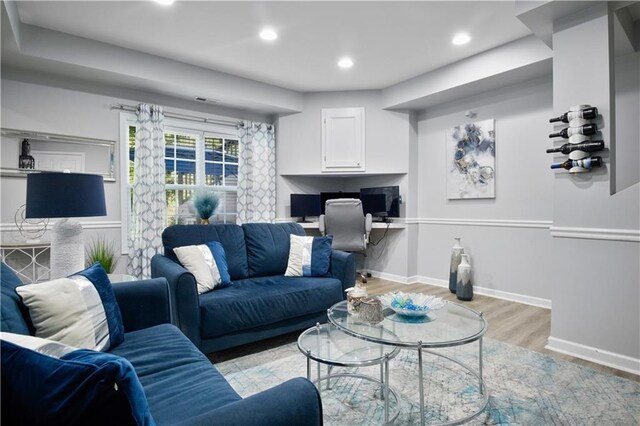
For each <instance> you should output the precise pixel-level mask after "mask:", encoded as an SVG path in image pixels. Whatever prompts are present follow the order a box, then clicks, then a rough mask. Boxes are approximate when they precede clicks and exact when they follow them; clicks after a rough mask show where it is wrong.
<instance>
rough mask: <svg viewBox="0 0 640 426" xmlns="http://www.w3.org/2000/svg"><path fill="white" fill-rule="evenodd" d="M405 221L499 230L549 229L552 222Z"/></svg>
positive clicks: (509, 220)
mask: <svg viewBox="0 0 640 426" xmlns="http://www.w3.org/2000/svg"><path fill="white" fill-rule="evenodd" d="M406 220H407V221H411V222H413V223H418V224H421V225H422V224H425V225H458V226H460V225H461V226H493V227H501V228H540V229H549V228H550V227H551V226H552V224H553V222H552V221H550V220H517V219H516V220H514V219H467V218H440V217H420V218H407V219H406Z"/></svg>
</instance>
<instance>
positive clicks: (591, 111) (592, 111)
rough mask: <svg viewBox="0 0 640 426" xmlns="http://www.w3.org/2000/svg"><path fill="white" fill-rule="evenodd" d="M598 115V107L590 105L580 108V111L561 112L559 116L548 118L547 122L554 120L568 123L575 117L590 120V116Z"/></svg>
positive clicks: (553, 121)
mask: <svg viewBox="0 0 640 426" xmlns="http://www.w3.org/2000/svg"><path fill="white" fill-rule="evenodd" d="M597 116H598V108H596V107H591V108H585V109H581V110H580V111H568V112H565V113H564V114H562V115H561V116H560V117H555V118H550V119H549V123H555V122H556V121H562V122H563V123H568V122H570V121H571V120H573V119H575V118H584V119H585V120H590V119H592V118H596V117H597Z"/></svg>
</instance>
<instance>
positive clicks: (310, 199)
mask: <svg viewBox="0 0 640 426" xmlns="http://www.w3.org/2000/svg"><path fill="white" fill-rule="evenodd" d="M320 213H321V209H320V194H291V217H301V218H302V221H303V222H304V221H305V220H306V217H307V216H320Z"/></svg>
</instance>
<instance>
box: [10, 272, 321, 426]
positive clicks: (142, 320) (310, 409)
mask: <svg viewBox="0 0 640 426" xmlns="http://www.w3.org/2000/svg"><path fill="white" fill-rule="evenodd" d="M0 270H1V271H0V272H1V277H0V283H1V290H2V298H1V300H2V302H1V303H2V309H1V311H0V312H1V316H2V318H1V329H2V331H4V332H10V333H18V334H30V331H31V330H30V326H29V325H28V324H30V322H29V320H28V313H27V310H26V308H25V306H24V305H23V304H22V301H21V299H20V298H19V296H18V295H17V293H16V291H15V288H16V287H17V286H19V285H22V283H21V282H20V280H19V279H18V277H17V276H16V275H15V274H14V273H13V271H12V270H11V269H9V268H8V267H7V266H6V265H4V264H1V265H0ZM113 290H114V292H115V295H116V299H117V302H118V305H119V308H120V311H121V313H122V318H123V322H124V327H125V339H124V342H123V343H121V344H120V345H118V346H117V347H116V348H114V349H113V350H111V351H110V353H112V354H114V355H119V356H122V357H124V358H126V359H127V360H129V362H131V364H132V365H133V367H134V369H135V372H136V375H137V376H138V379H139V380H140V382H141V384H142V387H143V389H144V392H145V395H146V397H147V400H148V403H149V408H150V412H151V415H152V417H153V419H154V420H155V422H156V423H157V424H159V425H174V424H180V425H274V426H275V425H283V424H286V425H320V424H322V404H321V401H320V397H319V395H318V392H317V390H316V388H315V387H314V386H313V384H311V382H309V381H308V380H306V379H303V378H297V379H292V380H289V381H287V382H285V383H283V384H281V385H279V386H276V387H274V388H271V389H269V390H266V391H264V392H261V393H258V394H255V395H253V396H250V397H248V398H245V399H242V398H241V397H240V396H239V395H238V394H237V393H236V392H235V391H234V390H233V389H232V388H231V386H230V385H229V384H228V383H227V381H226V380H225V379H224V377H222V375H221V374H220V373H219V372H218V370H216V368H215V367H214V366H213V365H211V362H210V361H209V360H208V359H207V358H206V357H205V356H204V355H203V354H202V353H201V352H200V351H199V350H198V349H197V348H196V347H195V346H194V345H193V344H192V343H191V342H190V341H189V340H188V339H187V338H186V337H185V336H184V335H183V333H182V332H180V330H179V329H177V328H176V327H175V326H173V325H171V324H170V305H169V288H168V285H167V283H166V281H165V280H164V279H163V278H160V279H152V280H145V281H137V282H127V283H116V284H114V285H113ZM11 368H12V365H11V362H5V359H4V358H3V363H2V373H3V376H4V373H5V372H6V371H8V370H7V369H11ZM12 386H15V383H9V381H7V380H3V381H2V414H3V423H4V421H7V422H8V423H12V421H13V422H15V423H16V424H20V423H22V422H24V421H20V420H19V416H20V413H24V412H25V411H24V410H32V408H31V407H32V404H33V402H34V401H35V400H38V395H33V396H31V397H30V398H29V400H28V401H16V398H14V397H13V396H14V395H15V393H16V392H12ZM12 394H14V395H12ZM12 413H13V414H12ZM16 413H17V415H16ZM31 414H32V415H33V413H31ZM32 417H33V416H32ZM36 417H37V413H36ZM82 418H83V416H82V415H79V416H78V419H79V420H78V421H79V423H80V424H82V423H84V422H83V421H82ZM10 420H11V421H10ZM41 420H42V421H38V422H37V423H38V424H52V423H51V422H49V421H47V420H46V419H41ZM103 423H104V424H110V422H109V419H104V422H103ZM101 424H102V423H101Z"/></svg>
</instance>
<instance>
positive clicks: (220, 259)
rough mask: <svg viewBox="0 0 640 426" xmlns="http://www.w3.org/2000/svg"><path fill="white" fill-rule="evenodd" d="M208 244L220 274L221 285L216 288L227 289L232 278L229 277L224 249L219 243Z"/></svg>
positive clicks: (211, 242)
mask: <svg viewBox="0 0 640 426" xmlns="http://www.w3.org/2000/svg"><path fill="white" fill-rule="evenodd" d="M206 244H207V247H209V250H211V254H212V255H213V260H215V261H216V266H217V267H218V272H220V284H218V285H217V286H216V288H220V287H226V286H229V285H231V276H230V275H229V267H228V266H227V256H226V255H225V254H224V247H222V244H220V243H219V242H218V241H210V242H208V243H206Z"/></svg>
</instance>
